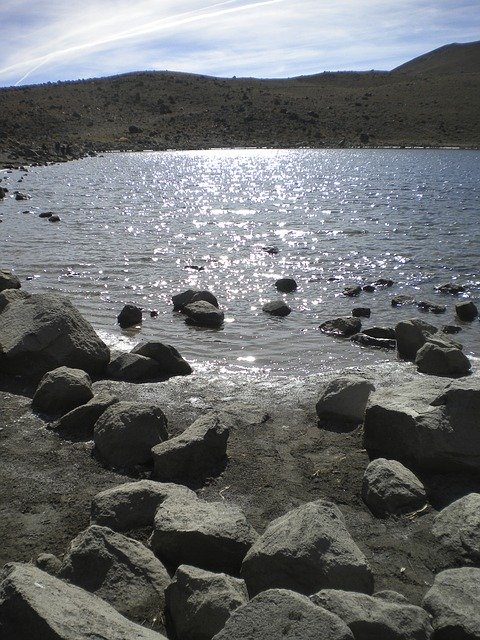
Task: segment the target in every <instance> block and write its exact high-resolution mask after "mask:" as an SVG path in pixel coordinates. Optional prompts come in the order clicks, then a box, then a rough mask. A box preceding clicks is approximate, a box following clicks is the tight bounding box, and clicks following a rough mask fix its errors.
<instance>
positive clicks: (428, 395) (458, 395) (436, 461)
mask: <svg viewBox="0 0 480 640" xmlns="http://www.w3.org/2000/svg"><path fill="white" fill-rule="evenodd" d="M434 380H435V379H434ZM429 381H430V379H429V378H426V379H423V380H416V381H414V382H412V383H406V384H404V385H400V386H398V387H393V388H386V389H382V390H379V391H377V392H375V393H374V394H372V396H371V398H370V401H369V405H368V406H367V410H366V412H365V422H364V446H365V448H366V450H367V453H368V455H369V456H370V458H377V457H382V458H388V459H393V460H399V461H400V462H402V463H404V464H405V465H406V466H408V467H409V468H412V469H431V470H439V471H441V472H444V471H446V470H466V471H476V472H478V471H479V470H480V429H479V428H478V416H479V415H480V382H479V381H478V380H476V379H474V378H470V379H467V380H461V381H460V380H459V381H455V382H452V383H451V384H450V385H448V386H447V387H446V388H445V387H444V390H443V391H442V392H441V393H440V395H439V392H438V386H437V390H436V387H435V386H433V385H432V384H431V383H430V382H429Z"/></svg>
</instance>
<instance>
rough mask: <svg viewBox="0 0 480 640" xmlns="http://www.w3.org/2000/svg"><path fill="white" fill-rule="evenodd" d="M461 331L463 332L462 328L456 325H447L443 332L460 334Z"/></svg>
mask: <svg viewBox="0 0 480 640" xmlns="http://www.w3.org/2000/svg"><path fill="white" fill-rule="evenodd" d="M461 330H462V327H459V326H458V325H456V324H446V325H445V326H444V327H443V329H442V332H443V333H460V331H461Z"/></svg>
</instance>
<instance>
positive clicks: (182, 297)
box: [172, 289, 218, 311]
mask: <svg viewBox="0 0 480 640" xmlns="http://www.w3.org/2000/svg"><path fill="white" fill-rule="evenodd" d="M202 300H203V301H205V302H209V303H210V304H212V305H213V306H214V307H217V309H218V300H217V298H216V297H215V296H214V295H213V293H211V292H210V291H199V290H197V289H187V291H183V292H182V293H177V294H175V295H174V296H172V302H173V308H174V310H175V311H183V308H184V307H185V306H186V305H187V304H191V303H192V302H200V301H202Z"/></svg>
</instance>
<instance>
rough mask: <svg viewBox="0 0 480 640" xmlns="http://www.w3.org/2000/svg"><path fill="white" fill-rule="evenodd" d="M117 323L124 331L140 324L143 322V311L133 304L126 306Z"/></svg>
mask: <svg viewBox="0 0 480 640" xmlns="http://www.w3.org/2000/svg"><path fill="white" fill-rule="evenodd" d="M117 321H118V324H119V325H120V326H121V327H122V329H126V328H127V327H133V326H134V325H136V324H140V323H141V322H142V310H141V309H140V307H136V306H135V305H133V304H126V305H125V306H124V307H123V309H122V310H121V311H120V313H119V314H118V316H117Z"/></svg>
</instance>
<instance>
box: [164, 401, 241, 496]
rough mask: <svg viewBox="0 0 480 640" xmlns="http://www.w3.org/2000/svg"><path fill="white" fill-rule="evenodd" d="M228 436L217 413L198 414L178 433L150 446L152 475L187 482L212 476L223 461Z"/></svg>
mask: <svg viewBox="0 0 480 640" xmlns="http://www.w3.org/2000/svg"><path fill="white" fill-rule="evenodd" d="M228 436H229V429H228V427H227V426H226V425H225V424H224V423H223V422H222V420H221V418H220V417H219V416H218V415H217V414H216V413H213V412H212V413H208V414H206V415H204V416H201V417H200V418H198V419H197V420H195V422H194V423H193V424H192V425H190V426H189V427H188V428H187V429H185V431H184V432H183V433H182V434H180V435H179V436H177V437H175V438H171V439H170V440H166V441H165V442H162V443H160V444H158V445H157V446H155V447H153V449H152V457H153V462H154V469H153V474H154V477H155V478H157V479H158V480H162V481H163V482H180V483H182V484H187V485H189V484H195V483H197V482H202V481H203V480H205V479H206V478H208V477H211V476H213V475H214V474H215V473H216V472H217V471H218V470H219V468H221V466H222V464H224V462H225V461H226V458H227V442H228Z"/></svg>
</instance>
